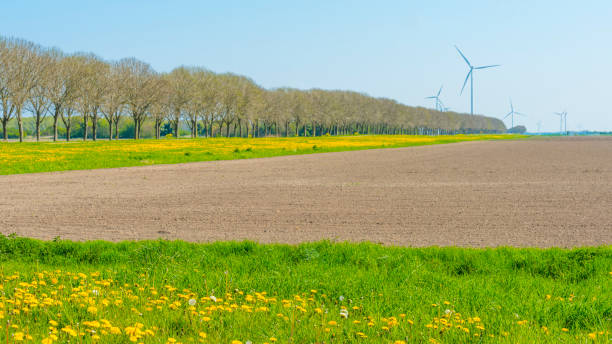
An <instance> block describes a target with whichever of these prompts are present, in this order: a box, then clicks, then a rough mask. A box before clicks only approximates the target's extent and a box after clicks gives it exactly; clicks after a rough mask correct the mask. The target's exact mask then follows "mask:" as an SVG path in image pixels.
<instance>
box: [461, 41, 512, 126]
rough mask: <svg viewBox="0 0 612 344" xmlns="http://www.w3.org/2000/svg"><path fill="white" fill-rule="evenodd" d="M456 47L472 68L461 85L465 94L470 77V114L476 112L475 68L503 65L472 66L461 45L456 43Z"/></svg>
mask: <svg viewBox="0 0 612 344" xmlns="http://www.w3.org/2000/svg"><path fill="white" fill-rule="evenodd" d="M455 49H457V51H458V52H459V55H461V57H463V60H465V63H467V65H468V67H469V68H470V71H469V72H468V73H467V76H466V77H465V81H464V82H463V87H461V93H460V94H463V89H464V88H465V85H466V84H467V81H468V79H470V114H472V115H473V114H474V70H475V69H486V68H492V67H499V66H501V65H488V66H479V67H474V66H472V64H471V63H470V61H469V60H468V59H467V57H465V55H463V53H462V52H461V50H459V47H457V46H456V45H455Z"/></svg>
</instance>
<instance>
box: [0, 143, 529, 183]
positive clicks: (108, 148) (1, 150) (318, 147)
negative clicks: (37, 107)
mask: <svg viewBox="0 0 612 344" xmlns="http://www.w3.org/2000/svg"><path fill="white" fill-rule="evenodd" d="M517 137H524V136H520V135H455V136H403V135H389V136H383V135H376V136H365V135H364V136H324V137H314V138H313V137H290V138H256V139H247V138H213V139H179V140H176V139H163V140H138V141H136V140H121V141H112V142H109V141H97V142H92V141H89V142H83V141H74V142H68V143H67V142H58V143H51V142H43V143H35V142H24V143H16V142H11V143H0V175H3V174H17V173H33V172H50V171H65V170H82V169H94V168H110V167H126V166H144V165H154V164H176V163H183V162H194V161H210V160H232V159H248V158H261V157H272V156H280V155H291V154H308V153H317V152H338V151H348V150H359V149H371V148H390V147H408V146H419V145H430V144H441V143H453V142H461V141H475V140H499V139H513V138H517Z"/></svg>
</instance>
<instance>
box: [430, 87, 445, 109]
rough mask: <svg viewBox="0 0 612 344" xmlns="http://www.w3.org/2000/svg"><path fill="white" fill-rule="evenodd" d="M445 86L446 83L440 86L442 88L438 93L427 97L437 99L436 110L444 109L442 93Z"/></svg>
mask: <svg viewBox="0 0 612 344" xmlns="http://www.w3.org/2000/svg"><path fill="white" fill-rule="evenodd" d="M443 86H444V85H442V86H440V89H439V90H438V93H437V94H436V95H435V96H431V97H425V99H435V100H436V110H437V111H444V107H443V106H442V101H440V93H442V87H443Z"/></svg>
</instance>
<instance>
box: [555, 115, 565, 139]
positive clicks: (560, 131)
mask: <svg viewBox="0 0 612 344" xmlns="http://www.w3.org/2000/svg"><path fill="white" fill-rule="evenodd" d="M554 114H555V115H557V116H559V134H562V133H563V120H564V119H565V130H566V131H567V111H563V112H555V113H554Z"/></svg>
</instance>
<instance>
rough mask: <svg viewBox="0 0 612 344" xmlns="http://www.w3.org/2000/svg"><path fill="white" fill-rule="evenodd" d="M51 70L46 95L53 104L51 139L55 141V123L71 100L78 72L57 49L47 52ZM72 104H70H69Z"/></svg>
mask: <svg viewBox="0 0 612 344" xmlns="http://www.w3.org/2000/svg"><path fill="white" fill-rule="evenodd" d="M49 56H50V58H51V61H50V63H51V66H50V68H51V71H50V75H49V79H48V85H49V87H48V90H47V91H48V97H49V100H50V101H51V104H52V105H53V113H52V115H53V141H57V138H58V135H57V128H58V127H57V123H58V121H59V120H60V118H61V117H62V114H63V112H64V107H65V106H67V104H69V103H70V104H71V103H72V102H73V99H74V97H75V96H76V90H77V87H78V81H79V80H78V74H77V73H75V71H74V69H73V63H72V62H73V61H72V59H71V58H69V57H66V56H65V55H64V54H63V53H62V52H60V51H59V50H51V51H50V52H49ZM71 106H72V104H71Z"/></svg>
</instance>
